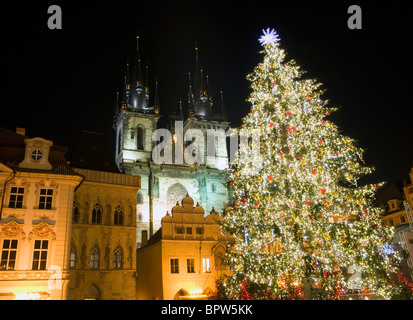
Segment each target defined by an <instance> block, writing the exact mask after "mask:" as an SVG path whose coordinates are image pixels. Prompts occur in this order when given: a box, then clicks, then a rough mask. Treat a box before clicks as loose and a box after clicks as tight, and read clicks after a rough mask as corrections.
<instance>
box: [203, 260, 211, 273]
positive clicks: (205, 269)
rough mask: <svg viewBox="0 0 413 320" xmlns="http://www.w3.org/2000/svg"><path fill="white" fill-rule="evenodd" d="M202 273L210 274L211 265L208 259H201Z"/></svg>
mask: <svg viewBox="0 0 413 320" xmlns="http://www.w3.org/2000/svg"><path fill="white" fill-rule="evenodd" d="M202 272H204V273H207V272H211V265H210V263H209V258H202Z"/></svg>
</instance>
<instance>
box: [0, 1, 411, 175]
mask: <svg viewBox="0 0 413 320" xmlns="http://www.w3.org/2000/svg"><path fill="white" fill-rule="evenodd" d="M335 2H337V1H330V2H328V3H327V2H326V3H323V2H315V1H305V2H301V1H299V2H298V1H283V2H281V1H271V2H265V1H248V2H242V1H225V2H224V1H221V2H214V1H202V2H199V1H192V2H184V1H165V2H161V1H141V0H137V1H134V2H125V1H117V2H94V3H93V2H92V3H90V2H88V3H85V2H84V1H83V2H77V3H76V2H74V1H70V2H69V1H56V2H55V1H53V2H52V1H50V2H47V1H43V2H40V1H32V2H22V3H18V2H13V4H7V5H5V4H2V13H3V14H2V33H3V37H2V44H3V45H2V51H3V63H4V67H5V68H3V80H4V81H5V82H6V86H5V87H4V85H3V88H4V91H3V101H2V112H1V117H0V126H2V127H5V128H8V129H11V130H15V128H16V127H25V128H26V129H27V131H26V134H27V135H28V136H30V137H35V136H40V137H44V138H46V139H51V140H53V141H54V142H55V144H58V145H63V146H67V147H69V148H70V147H71V146H72V145H73V144H74V142H75V141H76V138H77V136H78V134H79V131H80V130H81V129H86V130H91V131H97V132H103V133H105V134H106V135H107V137H108V139H109V140H110V138H111V137H112V136H113V133H114V132H113V131H112V129H111V125H112V117H113V112H114V106H115V100H116V91H117V89H118V88H121V85H122V81H123V75H124V71H125V65H126V59H127V58H130V59H131V60H133V59H134V58H135V52H136V33H137V31H138V30H139V34H140V49H141V50H140V51H141V57H142V60H143V62H144V63H146V62H147V63H148V65H149V73H150V74H149V78H150V80H151V81H152V88H154V82H155V77H158V79H159V95H160V104H161V113H162V114H170V113H171V112H173V111H177V110H178V108H179V100H180V98H182V100H183V101H184V111H185V108H186V97H187V93H188V92H187V88H188V81H187V74H188V72H189V71H191V72H193V69H194V65H195V51H194V46H195V42H197V43H198V47H199V60H200V63H201V64H202V65H203V66H204V69H205V70H206V71H207V72H208V75H209V80H210V86H211V89H212V91H213V95H214V98H215V101H216V105H215V107H216V109H215V111H216V112H217V111H218V110H219V109H218V108H219V91H220V90H223V92H224V97H225V104H226V107H227V112H228V114H229V120H230V122H231V125H232V126H239V125H240V124H241V119H242V117H243V116H244V115H245V114H246V113H247V112H248V111H249V109H250V106H249V104H248V103H247V102H246V99H247V98H248V96H249V93H250V89H249V82H248V81H247V80H246V76H247V74H249V73H250V72H251V71H252V70H253V68H254V67H255V66H256V65H257V64H258V62H259V61H260V60H261V55H260V54H259V53H258V52H259V51H260V50H261V49H260V44H259V42H258V38H259V37H260V35H261V33H262V29H263V28H265V29H266V28H269V27H270V28H274V29H275V30H277V32H278V33H279V35H280V36H281V39H282V41H281V44H282V46H283V48H284V49H285V50H286V51H287V53H288V54H289V55H288V58H289V59H295V60H296V61H297V63H298V64H299V65H300V66H301V67H302V69H304V70H306V71H307V75H306V76H307V77H309V78H316V79H318V81H319V82H321V83H323V84H324V88H325V89H326V90H327V91H326V93H325V95H324V98H325V99H328V100H330V105H332V106H339V107H341V109H340V111H339V112H338V113H336V114H335V115H333V116H332V118H333V119H332V120H333V121H334V122H335V123H337V124H338V125H339V126H340V128H341V129H342V132H343V134H345V135H348V136H351V137H352V138H355V139H357V140H358V141H359V145H360V146H361V147H363V148H365V149H367V151H366V154H365V160H366V163H367V164H368V165H373V166H375V167H376V169H377V170H376V173H375V175H374V177H371V179H373V181H381V180H386V181H391V180H402V179H403V178H404V177H405V176H407V175H408V172H409V170H410V166H411V164H412V161H413V143H412V139H413V130H412V124H413V122H412V119H413V117H412V116H413V111H412V110H413V107H412V102H411V101H412V98H411V95H412V94H413V90H412V81H411V75H412V71H413V68H412V63H411V59H412V50H411V48H412V46H411V42H412V31H413V30H412V29H413V28H412V21H413V14H412V13H411V11H410V10H409V9H408V8H407V7H405V6H406V4H405V3H406V2H395V1H392V2H389V3H388V4H383V2H375V3H372V2H370V3H369V4H366V3H365V2H359V3H358V2H357V1H352V2H349V1H340V4H337V3H335ZM53 4H57V5H60V6H61V8H62V12H63V29H62V30H49V29H48V27H47V20H48V17H49V15H48V14H47V8H48V7H49V6H50V5H53ZM352 4H358V5H360V7H361V8H362V10H363V21H362V22H363V29H362V30H349V29H348V27H347V19H348V18H349V17H350V15H349V14H348V13H347V9H348V7H349V6H350V5H352ZM152 91H154V90H152Z"/></svg>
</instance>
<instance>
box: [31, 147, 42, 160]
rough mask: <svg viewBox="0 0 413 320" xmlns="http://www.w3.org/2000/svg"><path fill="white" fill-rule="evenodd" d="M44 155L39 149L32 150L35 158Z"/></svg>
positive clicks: (37, 158)
mask: <svg viewBox="0 0 413 320" xmlns="http://www.w3.org/2000/svg"><path fill="white" fill-rule="evenodd" d="M42 157H43V154H42V152H41V151H40V150H39V149H36V150H33V152H32V159H33V160H36V161H38V160H40V159H41V158H42Z"/></svg>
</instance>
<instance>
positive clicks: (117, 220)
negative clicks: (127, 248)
mask: <svg viewBox="0 0 413 320" xmlns="http://www.w3.org/2000/svg"><path fill="white" fill-rule="evenodd" d="M123 216H124V210H123V208H122V206H117V207H116V208H115V212H114V214H113V218H114V221H113V224H115V225H123Z"/></svg>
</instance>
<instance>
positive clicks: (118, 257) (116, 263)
mask: <svg viewBox="0 0 413 320" xmlns="http://www.w3.org/2000/svg"><path fill="white" fill-rule="evenodd" d="M122 268H123V250H122V248H121V247H120V246H117V247H116V249H115V251H113V269H122Z"/></svg>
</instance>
